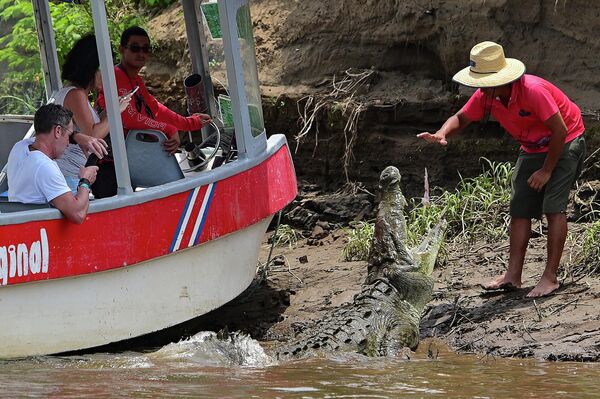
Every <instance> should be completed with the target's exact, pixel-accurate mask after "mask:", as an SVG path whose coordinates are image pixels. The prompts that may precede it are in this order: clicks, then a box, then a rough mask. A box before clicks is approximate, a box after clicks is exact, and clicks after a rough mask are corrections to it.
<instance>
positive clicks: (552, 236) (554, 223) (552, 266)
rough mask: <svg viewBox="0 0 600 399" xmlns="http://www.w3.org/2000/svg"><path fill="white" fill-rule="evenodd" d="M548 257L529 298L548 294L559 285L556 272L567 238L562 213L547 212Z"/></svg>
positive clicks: (564, 217) (565, 220)
mask: <svg viewBox="0 0 600 399" xmlns="http://www.w3.org/2000/svg"><path fill="white" fill-rule="evenodd" d="M546 219H548V259H547V260H546V268H545V269H544V273H543V274H542V278H541V279H540V281H539V283H538V284H537V285H536V286H535V288H534V289H533V290H531V292H530V293H529V294H527V296H528V297H529V298H535V297H540V296H544V295H548V294H550V293H551V292H553V291H554V290H556V289H558V287H560V284H559V283H558V278H557V276H556V273H557V272H558V267H559V265H560V258H561V256H562V253H563V249H564V247H565V240H566V239H567V216H566V215H565V214H564V213H548V214H546Z"/></svg>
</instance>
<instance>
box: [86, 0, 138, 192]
mask: <svg viewBox="0 0 600 399" xmlns="http://www.w3.org/2000/svg"><path fill="white" fill-rule="evenodd" d="M91 3H92V16H93V19H94V31H95V33H96V45H97V46H98V57H99V58H100V72H101V73H102V88H103V89H104V98H105V99H106V114H107V116H108V125H109V127H110V141H111V145H112V152H113V156H114V162H115V173H116V175H117V186H118V189H117V195H121V194H131V193H133V190H132V189H131V178H130V176H129V164H128V162H127V152H126V151H125V136H124V134H123V123H122V122H121V113H120V112H119V97H118V95H117V79H116V78H115V68H114V65H113V58H112V50H111V48H110V35H109V34H108V24H107V22H106V7H105V4H104V0H94V1H92V2H91Z"/></svg>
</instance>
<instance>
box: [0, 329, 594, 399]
mask: <svg viewBox="0 0 600 399" xmlns="http://www.w3.org/2000/svg"><path fill="white" fill-rule="evenodd" d="M234 347H235V348H234ZM232 348H233V349H232ZM420 348H422V349H420V350H418V351H417V353H415V354H414V355H412V356H411V360H402V359H396V358H393V359H392V358H383V359H373V358H366V357H363V356H359V355H355V354H353V355H349V354H328V355H323V354H319V355H317V356H313V357H309V358H306V359H302V360H294V361H287V362H279V363H277V362H275V361H273V360H271V359H270V358H269V357H268V356H267V355H266V354H265V353H264V352H263V350H262V348H261V347H260V346H259V345H258V343H256V341H253V340H250V339H248V338H244V339H242V340H237V341H236V342H235V344H234V345H233V346H232V345H229V344H227V345H221V344H215V342H212V343H210V342H209V343H207V342H206V334H205V335H203V334H202V333H200V334H198V335H196V336H195V337H192V338H191V339H190V340H189V341H185V342H180V343H176V344H170V345H167V346H166V347H163V348H161V349H159V350H157V351H152V352H125V353H110V354H107V353H96V354H90V355H80V356H69V357H57V356H47V357H38V358H32V359H23V360H11V361H0V397H3V398H4V397H7V398H22V397H30V398H48V397H51V398H100V397H128V398H167V397H173V398H192V397H202V398H550V397H552V398H597V397H599V395H600V382H599V379H598V373H599V372H600V365H598V364H591V363H552V362H540V361H535V360H522V359H499V358H495V359H494V358H491V357H485V358H482V357H477V356H474V355H457V354H454V353H452V352H451V351H449V350H447V349H445V348H444V346H443V345H442V344H441V343H438V342H425V343H422V344H421V346H420ZM432 353H433V356H432ZM240 364H243V365H240Z"/></svg>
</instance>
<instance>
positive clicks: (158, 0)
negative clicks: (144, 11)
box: [143, 0, 175, 8]
mask: <svg viewBox="0 0 600 399" xmlns="http://www.w3.org/2000/svg"><path fill="white" fill-rule="evenodd" d="M174 2H175V0H143V3H144V4H145V5H147V6H149V7H157V8H165V7H167V6H169V5H171V4H173V3H174Z"/></svg>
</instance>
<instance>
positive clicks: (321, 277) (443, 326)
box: [202, 186, 600, 361]
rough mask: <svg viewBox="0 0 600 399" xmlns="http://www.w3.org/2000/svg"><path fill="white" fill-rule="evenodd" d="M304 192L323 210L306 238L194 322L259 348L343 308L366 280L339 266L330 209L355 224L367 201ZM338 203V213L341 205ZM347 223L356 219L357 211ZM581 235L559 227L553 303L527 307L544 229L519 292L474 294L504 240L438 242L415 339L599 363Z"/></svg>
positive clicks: (280, 251)
mask: <svg viewBox="0 0 600 399" xmlns="http://www.w3.org/2000/svg"><path fill="white" fill-rule="evenodd" d="M309 188H311V189H312V191H309V192H308V194H307V192H305V193H304V195H305V197H303V203H304V204H306V203H309V204H310V203H311V201H314V203H313V204H312V205H310V206H312V209H317V208H320V209H323V208H325V209H328V213H324V212H321V213H316V212H315V213H314V214H315V215H317V216H315V219H317V221H316V222H313V223H312V224H311V227H310V228H308V229H298V230H297V234H298V241H297V243H296V244H294V245H291V246H289V245H286V246H277V247H275V249H274V251H273V253H272V263H271V265H270V267H269V268H268V269H267V270H264V269H261V274H260V275H259V278H258V279H257V280H256V281H255V282H254V283H253V285H252V286H251V287H250V288H249V289H248V290H247V291H246V292H245V293H244V294H242V295H241V296H240V297H239V298H238V299H236V300H235V301H233V302H232V303H230V304H228V305H226V306H225V307H223V308H222V309H220V310H217V311H215V312H213V313H211V314H209V315H208V316H206V318H205V319H204V321H203V322H202V323H207V324H206V325H208V326H210V328H213V329H219V328H223V327H225V326H227V328H228V329H229V330H241V331H244V332H246V333H248V334H250V335H251V336H253V337H254V338H256V339H258V340H260V341H283V340H286V339H289V337H291V336H293V335H294V334H295V333H297V332H299V331H301V330H303V329H304V328H305V327H306V326H307V325H309V324H310V323H312V322H314V321H315V320H318V319H321V318H322V317H323V316H324V315H325V314H326V313H327V312H330V311H331V310H332V309H333V308H335V307H337V306H339V305H340V304H342V303H344V302H349V301H352V298H353V296H354V295H355V294H356V293H357V292H358V291H359V288H360V284H361V283H362V282H363V280H364V278H365V276H366V267H367V264H366V262H344V261H342V260H341V254H342V249H343V247H344V244H345V242H346V239H345V237H346V232H345V231H344V230H343V229H340V228H339V226H340V225H342V224H347V223H348V220H346V222H345V223H344V222H336V220H338V221H339V220H341V218H343V217H344V216H343V215H344V212H341V211H339V209H355V210H356V209H364V212H363V217H362V218H363V219H368V218H370V216H371V215H372V213H371V208H369V207H368V206H367V205H368V204H369V203H370V202H369V200H368V198H367V197H366V196H368V194H364V193H359V194H358V195H357V196H356V197H354V196H352V195H348V194H342V195H341V196H340V195H339V194H336V195H333V194H330V195H316V196H314V198H313V197H311V196H313V195H314V194H315V192H317V193H318V191H316V190H315V187H314V186H309ZM335 197H338V198H339V199H340V201H338V202H337V203H338V204H340V205H339V206H338V211H336V210H335V209H334V208H333V207H327V204H329V203H333V202H335V201H334V198H335ZM342 198H344V200H342ZM349 198H352V199H349ZM343 201H346V202H345V203H346V205H345V206H344V205H341V204H342V203H343ZM301 202H302V201H301ZM315 204H321V205H320V206H316V205H315ZM310 206H308V207H307V208H309V209H310ZM292 209H295V208H294V207H292ZM354 214H355V215H356V216H359V214H360V212H356V211H355V212H354ZM359 217H360V216H359ZM308 220H309V223H310V219H308ZM288 221H289V220H288ZM292 221H293V220H292ZM587 227H588V225H587V224H586V223H572V222H571V223H570V224H569V230H570V234H569V238H568V241H567V245H566V248H565V252H564V254H563V258H562V262H561V265H562V266H561V284H562V286H561V288H560V289H559V290H558V291H557V292H555V294H554V295H551V296H549V297H544V298H538V299H535V300H534V299H529V298H526V294H527V293H528V292H529V290H531V289H532V288H533V287H534V286H535V284H536V283H537V281H538V279H539V277H540V275H541V272H542V270H543V266H544V261H545V258H546V254H545V252H546V245H545V243H546V237H545V233H546V230H545V226H543V225H539V224H537V225H536V224H534V232H533V237H532V239H531V241H530V246H529V249H528V252H527V257H526V259H525V267H524V273H523V287H522V288H521V289H519V290H516V291H513V292H486V291H484V290H483V289H482V288H481V287H480V285H479V284H480V283H483V282H486V281H487V280H489V279H491V278H492V277H494V276H496V275H498V274H500V273H502V272H503V271H504V270H505V267H506V264H507V261H508V239H505V240H503V241H499V242H494V243H490V242H483V241H477V242H473V243H470V244H456V243H451V242H448V243H447V244H446V248H445V251H444V254H443V255H442V257H441V258H440V262H438V265H437V266H436V269H435V270H434V278H435V280H436V285H435V288H434V290H435V291H434V292H435V293H434V299H433V301H432V302H431V303H430V304H429V307H428V308H427V310H426V311H425V314H424V316H423V320H422V324H421V338H422V339H426V338H436V339H439V340H442V341H444V342H445V343H446V344H447V345H448V346H449V347H451V348H452V349H453V350H455V351H457V352H460V353H476V354H478V355H480V356H490V357H533V358H537V359H544V360H565V361H567V360H570V361H599V360H600V316H599V315H598V312H597V311H596V303H597V300H598V297H600V276H598V275H597V274H596V275H594V274H589V275H588V272H587V269H585V266H584V265H581V264H578V263H577V261H576V259H577V256H578V254H579V252H580V250H581V248H580V245H581V242H582V234H583V233H584V232H585V229H586V228H587ZM270 234H272V232H271V233H269V235H270ZM269 250H270V245H269V243H268V237H267V240H265V242H264V244H263V248H262V251H261V262H266V260H267V257H268V255H269Z"/></svg>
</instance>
